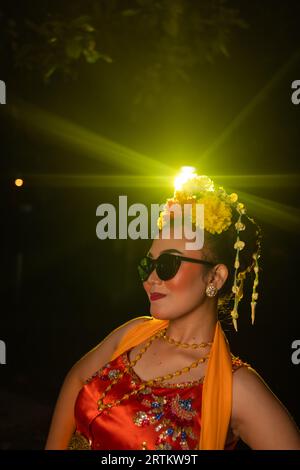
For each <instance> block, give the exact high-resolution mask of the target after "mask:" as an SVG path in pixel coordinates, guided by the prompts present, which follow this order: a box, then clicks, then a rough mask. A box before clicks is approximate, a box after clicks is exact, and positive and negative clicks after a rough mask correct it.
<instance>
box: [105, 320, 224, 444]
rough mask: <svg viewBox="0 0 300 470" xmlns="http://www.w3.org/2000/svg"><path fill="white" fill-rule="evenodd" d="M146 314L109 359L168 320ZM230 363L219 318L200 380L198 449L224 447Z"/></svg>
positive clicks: (147, 336)
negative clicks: (205, 367)
mask: <svg viewBox="0 0 300 470" xmlns="http://www.w3.org/2000/svg"><path fill="white" fill-rule="evenodd" d="M144 318H148V319H149V321H145V322H143V323H141V324H139V325H136V326H135V327H133V328H132V329H131V330H130V331H129V332H127V333H126V334H125V335H124V337H123V338H122V339H121V341H120V343H119V345H118V347H117V349H116V351H115V352H114V354H113V356H112V358H111V360H113V359H115V358H116V357H118V356H119V355H120V354H123V353H124V352H125V351H127V350H128V349H131V348H133V347H135V346H137V345H138V344H140V343H142V342H143V341H145V340H146V339H148V338H149V337H151V336H152V335H153V334H155V333H156V332H158V331H159V330H161V329H164V328H166V327H167V326H168V323H169V320H157V319H156V318H153V317H144ZM231 406H232V364H231V355H230V349H229V345H228V341H227V338H226V336H225V334H224V332H223V329H222V327H221V324H220V322H219V321H218V322H217V324H216V328H215V334H214V339H213V345H212V348H211V352H210V356H209V359H208V365H207V371H206V375H205V378H204V383H203V398H202V409H201V420H202V423H201V435H200V442H199V449H201V450H223V449H224V446H225V441H226V436H227V431H228V427H229V422H230V416H231Z"/></svg>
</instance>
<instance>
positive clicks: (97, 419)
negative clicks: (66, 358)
mask: <svg viewBox="0 0 300 470" xmlns="http://www.w3.org/2000/svg"><path fill="white" fill-rule="evenodd" d="M242 364H243V363H242V361H240V359H238V358H234V357H233V370H234V369H236V368H237V367H239V366H240V365H242ZM128 365H129V359H128V351H127V352H126V353H124V354H122V355H120V356H118V357H117V358H116V359H114V360H113V361H111V362H109V363H108V364H105V365H104V366H103V367H102V368H101V369H99V370H98V371H97V372H96V373H95V374H94V375H93V376H92V377H90V378H89V379H88V380H87V381H86V383H85V384H84V386H83V387H82V389H81V390H80V392H79V394H78V396H77V400H76V403H75V421H76V433H75V435H74V436H75V440H74V439H73V444H74V442H76V439H77V444H78V442H79V443H80V446H81V445H83V448H84V447H85V448H91V449H98V450H115V449H116V450H122V449H124V450H125V449H126V450H129V449H132V450H139V449H144V450H146V449H149V450H156V449H174V450H188V449H193V450H194V449H198V445H199V437H200V429H201V401H202V387H203V379H200V380H198V381H189V382H182V383H178V384H166V383H158V384H155V386H151V387H146V388H145V389H144V390H142V391H140V392H139V393H138V394H137V395H132V396H131V397H130V398H129V399H127V400H124V401H123V402H122V403H121V404H119V405H117V406H114V407H112V408H111V409H106V410H103V411H99V410H98V405H97V401H98V399H99V397H100V395H101V393H102V392H103V391H104V390H105V389H106V387H107V386H108V385H109V384H110V383H111V381H112V380H113V379H114V378H116V377H118V376H119V374H120V373H121V372H123V371H124V369H125V368H126V366H128ZM142 382H143V381H142V380H141V379H140V378H139V377H138V375H137V374H136V373H135V372H134V370H133V369H132V368H130V369H129V370H128V371H127V372H125V373H124V375H123V377H122V378H121V379H120V380H119V381H118V382H117V383H116V384H115V385H114V386H113V387H112V389H111V390H110V391H109V392H108V393H107V394H106V396H105V398H104V403H107V402H108V403H109V402H114V401H115V400H116V399H119V398H121V397H122V396H123V395H124V394H125V393H130V391H132V390H134V389H135V388H136V387H138V386H139V385H140V384H141V383H142ZM235 444H236V440H234V439H232V436H230V435H229V436H228V439H227V444H226V447H225V448H226V449H232V448H234V446H235ZM71 448H72V445H71ZM73 448H76V444H75V445H73ZM77 448H78V447H77Z"/></svg>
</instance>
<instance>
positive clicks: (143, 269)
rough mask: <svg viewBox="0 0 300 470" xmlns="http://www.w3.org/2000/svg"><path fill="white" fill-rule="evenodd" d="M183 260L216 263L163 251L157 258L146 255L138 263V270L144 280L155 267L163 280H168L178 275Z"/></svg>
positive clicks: (212, 264) (209, 264) (207, 263)
mask: <svg viewBox="0 0 300 470" xmlns="http://www.w3.org/2000/svg"><path fill="white" fill-rule="evenodd" d="M182 261H189V262H190V263H199V264H205V265H207V266H215V264H214V263H210V262H209V261H205V260H202V259H195V258H186V257H185V256H179V255H173V254H171V253H162V254H161V255H160V256H159V257H158V258H157V259H153V258H150V257H149V256H144V258H142V259H141V261H140V263H139V265H138V272H139V275H140V278H141V280H142V281H143V282H145V281H146V280H147V279H148V277H149V276H150V274H151V273H152V271H154V269H156V273H157V275H158V277H159V278H160V279H161V280H162V281H168V280H169V279H172V277H174V276H175V275H176V273H177V272H178V270H179V268H180V265H181V263H182Z"/></svg>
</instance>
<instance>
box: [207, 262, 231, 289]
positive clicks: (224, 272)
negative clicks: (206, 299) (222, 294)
mask: <svg viewBox="0 0 300 470" xmlns="http://www.w3.org/2000/svg"><path fill="white" fill-rule="evenodd" d="M228 274H229V273H228V268H227V266H226V265H225V264H217V265H216V266H214V269H213V271H212V273H211V276H212V278H211V279H210V282H213V283H214V286H215V287H216V288H217V289H218V290H220V289H221V287H222V286H223V285H224V284H225V282H226V279H227V277H228Z"/></svg>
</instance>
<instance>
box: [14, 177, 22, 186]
mask: <svg viewBox="0 0 300 470" xmlns="http://www.w3.org/2000/svg"><path fill="white" fill-rule="evenodd" d="M23 183H24V181H23V180H22V179H21V178H17V179H16V180H15V185H16V186H18V187H21V186H23Z"/></svg>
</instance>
